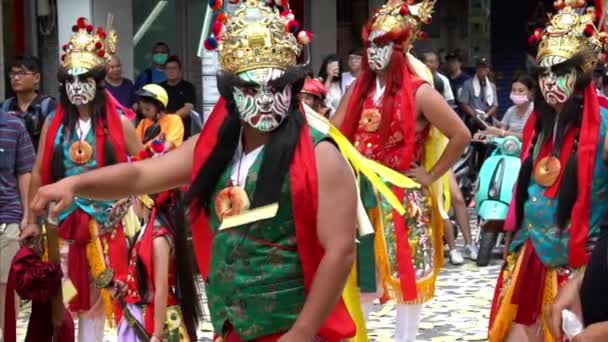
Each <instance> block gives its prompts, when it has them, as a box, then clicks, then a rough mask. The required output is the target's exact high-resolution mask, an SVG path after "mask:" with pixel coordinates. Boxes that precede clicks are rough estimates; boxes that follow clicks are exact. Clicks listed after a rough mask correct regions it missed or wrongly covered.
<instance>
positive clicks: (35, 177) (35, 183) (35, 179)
mask: <svg viewBox="0 0 608 342" xmlns="http://www.w3.org/2000/svg"><path fill="white" fill-rule="evenodd" d="M49 124H50V120H49V119H47V120H45V122H44V125H43V126H42V131H41V132H40V140H39V142H38V152H37V153H36V161H35V162H34V167H33V168H32V175H31V177H30V186H29V189H28V197H27V198H28V199H33V198H34V196H35V195H36V193H37V192H38V189H39V188H40V187H41V186H42V173H41V172H42V155H43V154H44V147H45V144H46V135H47V131H48V129H49ZM27 204H28V207H30V203H29V202H28V203H27ZM30 209H31V208H30ZM27 213H28V218H27V223H28V224H34V225H36V224H38V222H37V220H36V216H35V215H34V213H33V212H32V210H28V211H27Z"/></svg>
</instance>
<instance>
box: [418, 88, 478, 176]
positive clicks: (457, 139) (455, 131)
mask: <svg viewBox="0 0 608 342" xmlns="http://www.w3.org/2000/svg"><path fill="white" fill-rule="evenodd" d="M416 104H417V107H418V112H422V113H423V115H424V117H425V118H426V119H427V120H428V121H429V122H430V123H431V125H433V126H435V127H437V129H439V131H441V133H443V134H444V135H445V136H446V137H447V138H448V139H449V142H448V145H447V147H446V148H445V151H444V152H443V154H442V155H441V157H440V158H439V160H438V161H437V163H436V164H435V165H434V166H433V168H432V169H431V170H429V173H430V175H431V177H432V179H433V180H437V179H438V178H439V177H441V176H442V175H444V174H445V173H446V172H447V171H449V170H450V169H451V168H452V166H453V165H454V163H456V161H457V160H458V158H460V156H461V154H462V151H464V149H465V147H466V146H467V145H468V144H469V142H470V141H471V133H470V132H469V129H468V128H467V127H466V126H465V125H464V123H463V122H462V120H460V118H459V117H458V115H457V114H456V113H455V112H454V111H453V110H452V108H450V106H449V105H448V104H447V102H446V101H445V100H444V99H443V97H442V96H441V95H440V94H439V93H438V92H437V91H436V90H435V89H433V88H432V87H431V86H430V85H428V84H425V85H423V86H421V87H420V89H418V92H416Z"/></svg>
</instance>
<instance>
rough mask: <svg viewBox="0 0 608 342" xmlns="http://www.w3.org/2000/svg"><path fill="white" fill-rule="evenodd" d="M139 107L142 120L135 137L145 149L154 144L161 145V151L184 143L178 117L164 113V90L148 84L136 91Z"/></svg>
mask: <svg viewBox="0 0 608 342" xmlns="http://www.w3.org/2000/svg"><path fill="white" fill-rule="evenodd" d="M135 95H137V98H138V103H139V107H140V109H141V112H142V113H143V115H144V119H143V120H141V121H140V122H139V124H138V125H137V137H138V138H139V139H140V140H141V142H142V143H143V144H144V145H146V147H153V146H152V145H153V144H154V143H155V142H157V141H158V142H161V143H163V145H164V147H163V149H162V151H158V150H155V151H154V152H155V153H162V152H165V151H170V150H172V149H174V148H177V147H179V146H180V145H181V144H182V142H183V141H184V124H183V123H182V120H181V119H180V117H179V116H177V115H175V114H168V113H167V112H166V108H167V104H168V103H169V96H168V95H167V92H166V91H165V89H164V88H163V87H161V86H159V85H157V84H148V85H146V86H144V87H143V88H141V89H140V90H138V91H137V93H136V94H135Z"/></svg>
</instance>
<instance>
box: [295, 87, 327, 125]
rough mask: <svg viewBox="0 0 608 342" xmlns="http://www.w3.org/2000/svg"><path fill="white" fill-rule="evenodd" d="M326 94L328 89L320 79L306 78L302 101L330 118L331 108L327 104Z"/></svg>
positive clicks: (301, 93) (301, 95) (301, 96)
mask: <svg viewBox="0 0 608 342" xmlns="http://www.w3.org/2000/svg"><path fill="white" fill-rule="evenodd" d="M325 96H327V90H325V86H324V85H323V83H321V81H319V80H315V79H313V80H306V82H305V83H304V87H303V88H302V91H301V92H300V96H299V97H300V101H302V102H304V104H306V105H307V106H308V107H310V108H312V110H314V111H315V112H317V113H319V114H321V115H323V116H324V117H326V118H329V114H330V109H329V108H327V106H325Z"/></svg>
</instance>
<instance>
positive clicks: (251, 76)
mask: <svg viewBox="0 0 608 342" xmlns="http://www.w3.org/2000/svg"><path fill="white" fill-rule="evenodd" d="M283 74H285V71H284V70H281V69H275V68H260V69H254V70H249V71H245V72H242V73H240V74H239V77H240V78H241V79H243V80H244V81H246V82H248V83H252V84H253V86H251V87H244V88H243V87H234V92H233V96H234V101H235V102H236V106H237V108H238V110H239V115H240V117H241V119H242V120H243V121H245V122H246V123H248V124H249V125H250V126H251V127H253V128H255V129H257V130H259V131H260V132H265V133H268V132H272V131H274V130H275V129H277V128H278V127H279V126H281V123H283V121H284V120H285V118H286V117H287V115H288V113H287V111H288V110H289V105H290V103H291V96H292V89H291V85H287V86H285V88H283V89H281V90H276V89H272V87H271V86H270V85H269V83H270V82H271V81H272V80H276V79H278V78H280V77H281V76H283Z"/></svg>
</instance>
